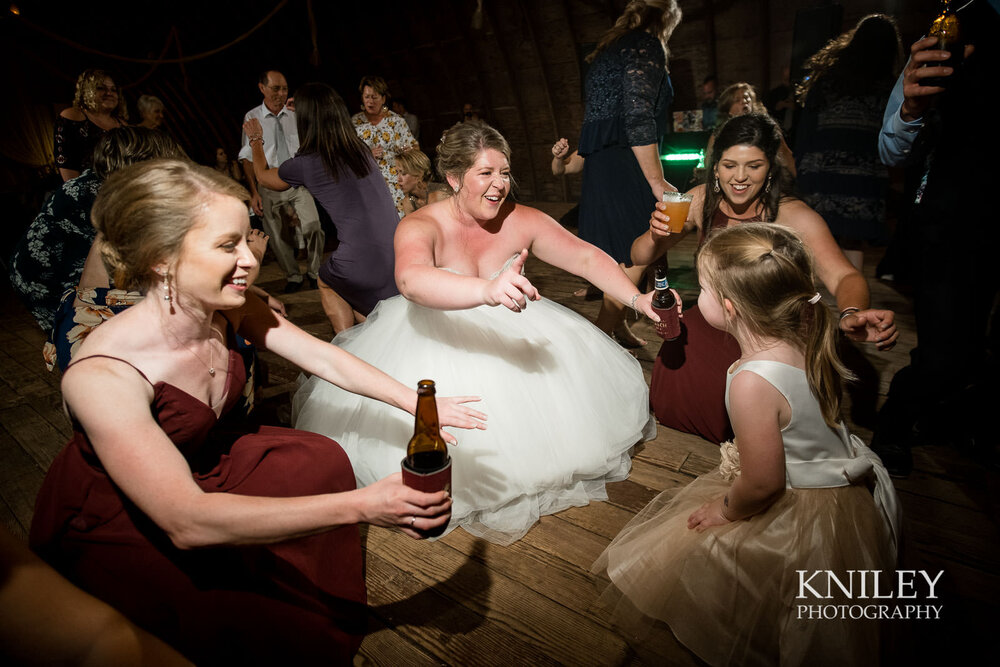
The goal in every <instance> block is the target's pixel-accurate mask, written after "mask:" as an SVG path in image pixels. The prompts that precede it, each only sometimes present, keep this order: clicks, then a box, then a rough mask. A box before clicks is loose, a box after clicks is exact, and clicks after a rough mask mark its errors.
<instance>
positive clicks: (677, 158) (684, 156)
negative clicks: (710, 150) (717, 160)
mask: <svg viewBox="0 0 1000 667" xmlns="http://www.w3.org/2000/svg"><path fill="white" fill-rule="evenodd" d="M704 156H705V154H704V153H702V152H698V153H670V154H668V155H661V156H660V159H661V160H663V161H664V162H697V161H699V160H701V159H703V158H704Z"/></svg>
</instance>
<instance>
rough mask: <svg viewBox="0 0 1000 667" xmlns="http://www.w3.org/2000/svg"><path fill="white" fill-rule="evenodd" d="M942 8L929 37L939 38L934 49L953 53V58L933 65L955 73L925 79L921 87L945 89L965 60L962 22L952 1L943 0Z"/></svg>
mask: <svg viewBox="0 0 1000 667" xmlns="http://www.w3.org/2000/svg"><path fill="white" fill-rule="evenodd" d="M940 7H941V9H940V11H939V12H938V15H937V16H936V17H935V18H934V20H933V21H932V22H931V27H930V29H929V30H928V31H927V36H928V37H937V38H938V43H937V45H936V46H934V48H935V49H941V50H943V51H948V52H949V53H951V57H949V58H948V59H947V60H945V61H944V62H939V63H933V64H934V65H937V66H942V67H951V68H952V69H953V70H955V71H954V72H952V74H951V75H949V76H936V77H933V78H930V79H924V80H923V81H922V82H921V84H920V85H922V86H941V87H942V88H944V87H947V86H948V84H950V83H951V82H952V81H953V80H954V79H953V77H954V76H955V73H956V72H957V71H958V67H959V66H960V65H961V64H962V60H964V58H965V40H963V39H962V25H961V21H959V18H958V14H956V13H955V9H954V7H952V2H951V0H941V2H940Z"/></svg>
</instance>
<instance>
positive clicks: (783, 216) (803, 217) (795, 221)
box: [775, 197, 826, 227]
mask: <svg viewBox="0 0 1000 667" xmlns="http://www.w3.org/2000/svg"><path fill="white" fill-rule="evenodd" d="M775 222H777V223H779V224H783V225H788V226H789V227H794V226H797V225H812V224H824V225H825V224H826V223H825V222H824V221H823V218H822V216H820V214H819V213H817V212H816V211H814V210H813V209H812V208H811V207H810V206H809V204H807V203H805V202H804V201H802V200H801V199H799V198H797V197H785V198H783V199H782V200H781V204H780V205H779V206H778V217H777V219H776V220H775Z"/></svg>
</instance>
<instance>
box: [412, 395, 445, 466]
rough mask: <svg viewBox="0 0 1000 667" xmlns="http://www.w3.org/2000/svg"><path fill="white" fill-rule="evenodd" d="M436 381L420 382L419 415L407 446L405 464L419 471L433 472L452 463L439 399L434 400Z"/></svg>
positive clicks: (418, 396)
mask: <svg viewBox="0 0 1000 667" xmlns="http://www.w3.org/2000/svg"><path fill="white" fill-rule="evenodd" d="M434 393H435V391H434V381H433V380H421V381H420V382H418V383H417V416H416V424H415V425H414V427H413V437H412V438H410V443H409V444H408V445H407V446H406V466H407V467H408V468H410V470H412V471H414V472H418V473H423V474H427V473H432V472H436V471H438V470H441V469H442V468H444V467H445V466H446V465H448V463H449V462H450V457H449V456H448V446H447V445H446V444H445V442H444V438H442V437H441V425H440V423H439V422H438V413H437V402H436V401H435V400H434Z"/></svg>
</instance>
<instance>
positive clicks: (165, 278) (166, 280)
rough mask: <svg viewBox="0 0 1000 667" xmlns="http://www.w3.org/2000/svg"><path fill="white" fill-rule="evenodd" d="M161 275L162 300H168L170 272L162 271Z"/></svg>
mask: <svg viewBox="0 0 1000 667" xmlns="http://www.w3.org/2000/svg"><path fill="white" fill-rule="evenodd" d="M161 275H162V276H163V285H162V286H161V287H162V288H163V300H164V301H170V272H169V271H164V272H163V273H162V274H161Z"/></svg>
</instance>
